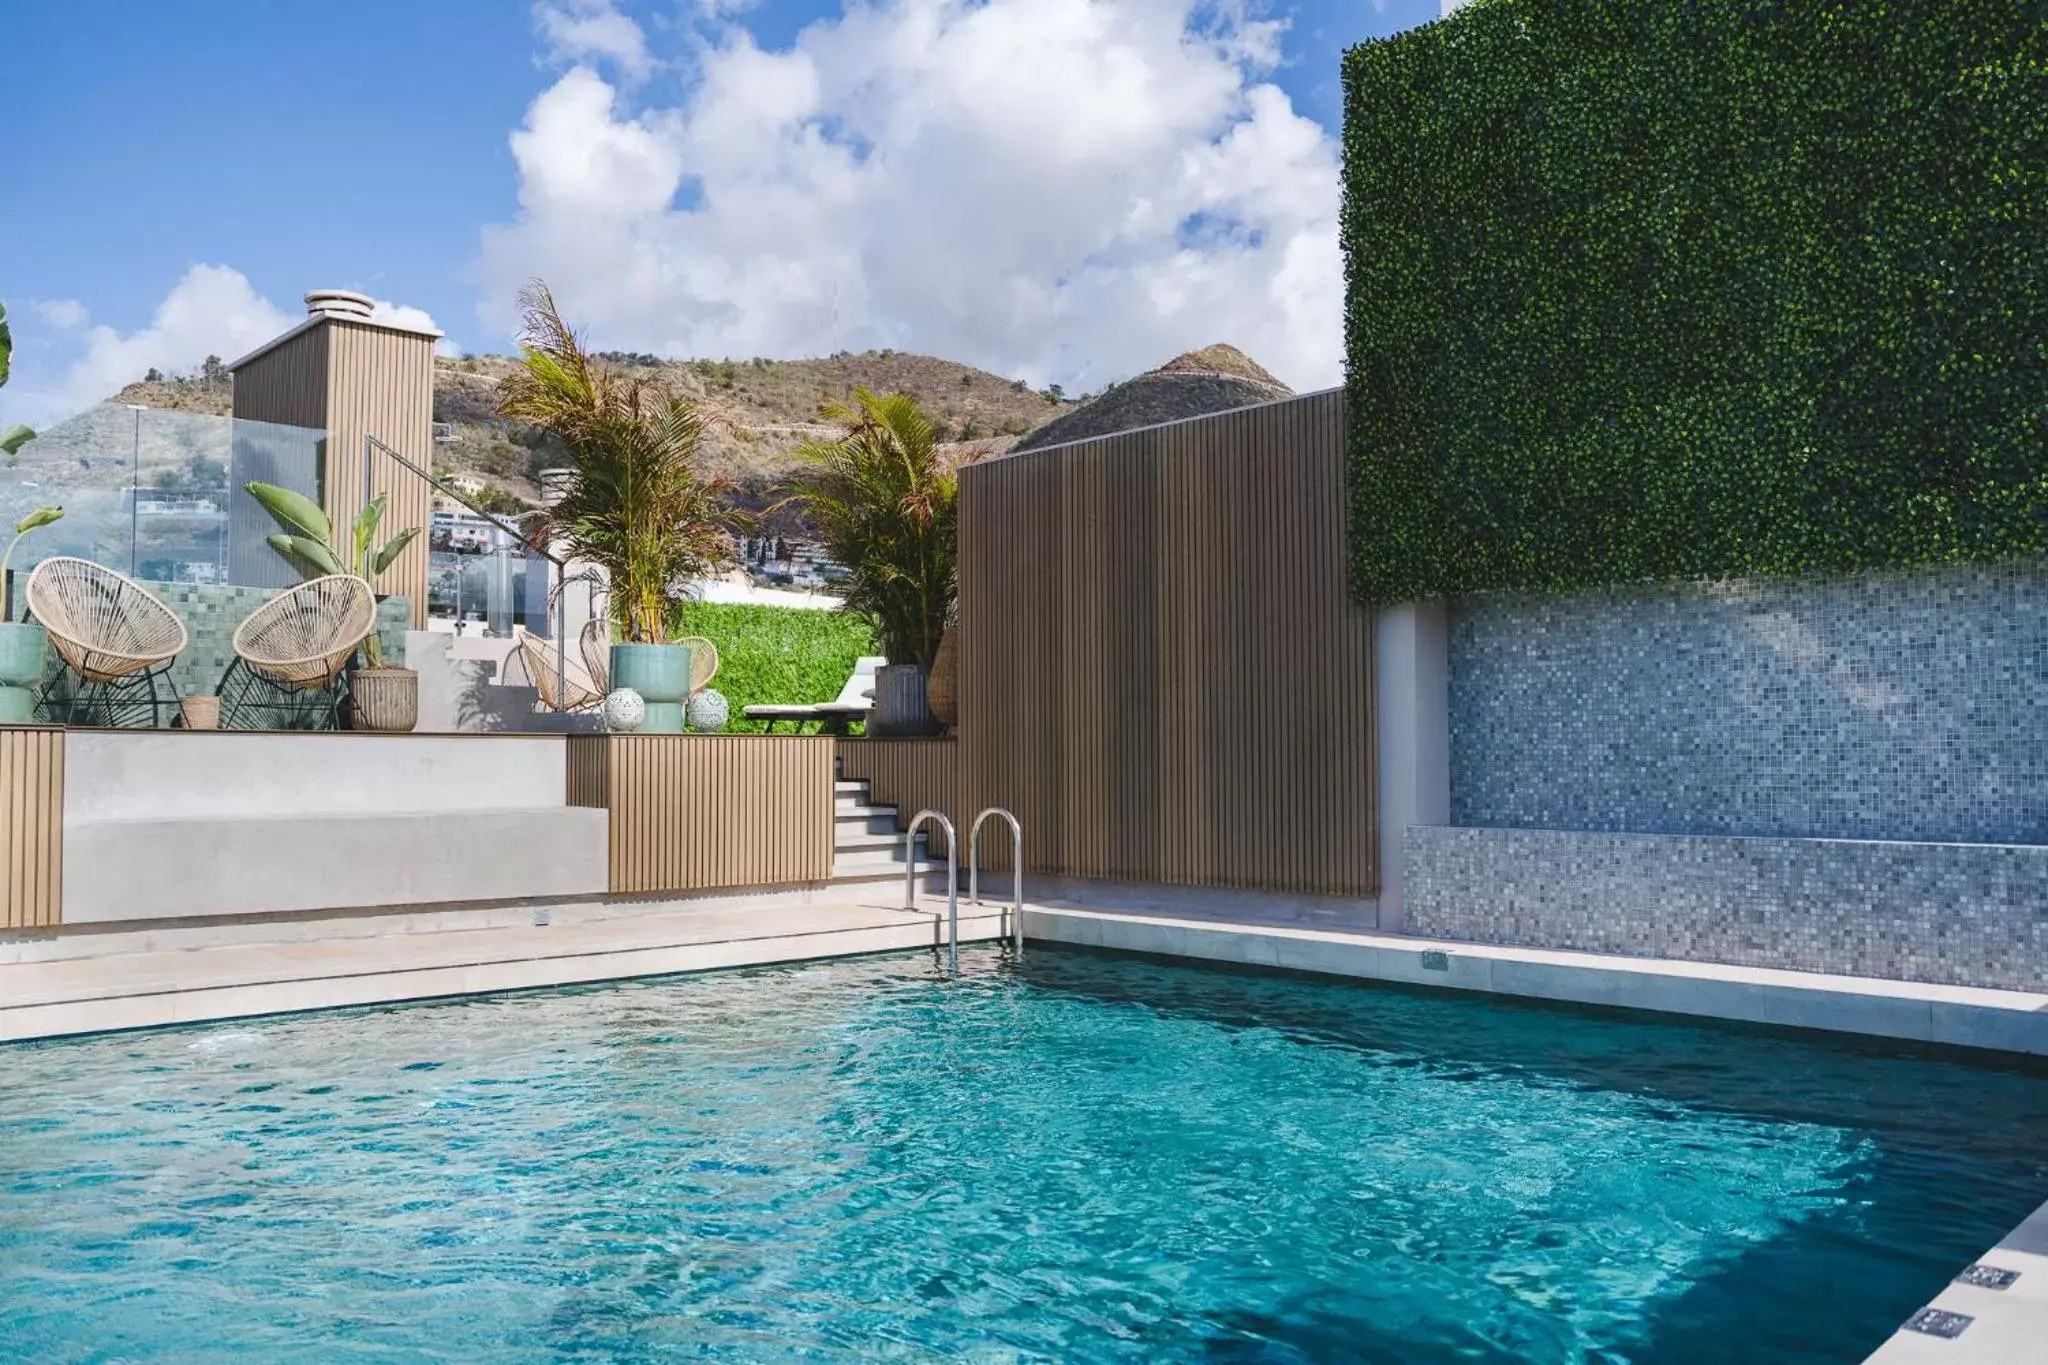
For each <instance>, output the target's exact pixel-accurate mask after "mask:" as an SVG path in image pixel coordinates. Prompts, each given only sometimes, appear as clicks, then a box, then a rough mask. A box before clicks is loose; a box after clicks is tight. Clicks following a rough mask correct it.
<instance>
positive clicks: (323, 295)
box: [306, 289, 377, 318]
mask: <svg viewBox="0 0 2048 1365" xmlns="http://www.w3.org/2000/svg"><path fill="white" fill-rule="evenodd" d="M376 306H377V301H376V300H375V299H373V298H371V297H370V296H369V295H368V294H357V293H353V292H351V291H350V290H347V289H315V290H314V291H313V292H312V293H310V294H308V295H306V312H307V313H309V314H311V315H312V316H314V317H316V318H317V317H340V318H367V317H369V316H370V310H371V309H372V308H374V307H376Z"/></svg>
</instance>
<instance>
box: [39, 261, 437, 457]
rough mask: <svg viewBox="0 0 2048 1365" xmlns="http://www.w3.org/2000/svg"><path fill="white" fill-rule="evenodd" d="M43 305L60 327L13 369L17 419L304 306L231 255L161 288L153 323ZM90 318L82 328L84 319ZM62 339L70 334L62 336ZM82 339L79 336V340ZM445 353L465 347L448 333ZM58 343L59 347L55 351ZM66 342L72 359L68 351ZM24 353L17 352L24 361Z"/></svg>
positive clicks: (409, 316)
mask: <svg viewBox="0 0 2048 1365" xmlns="http://www.w3.org/2000/svg"><path fill="white" fill-rule="evenodd" d="M36 315H37V316H38V317H39V318H40V319H41V320H42V321H43V322H44V323H45V324H47V325H48V326H49V327H51V328H53V329H56V330H57V331H58V332H59V333H62V334H68V342H67V336H66V335H60V336H57V337H50V336H42V337H35V338H32V340H33V341H34V342H35V344H36V346H37V350H38V352H39V353H40V355H39V357H38V359H37V362H36V363H37V368H38V369H39V370H40V371H41V373H40V374H38V375H28V376H23V375H22V374H21V373H20V372H19V371H17V374H16V379H17V381H20V380H22V379H24V378H26V379H27V381H28V382H27V383H26V384H23V385H22V386H21V387H20V388H19V389H17V388H16V387H15V386H14V385H10V386H9V387H8V388H7V389H5V390H0V394H4V395H6V400H7V402H8V404H9V407H8V408H7V410H6V413H7V415H8V420H10V421H15V420H19V421H29V422H31V423H34V424H47V423H50V422H54V421H57V420H59V419H61V418H63V417H66V416H69V415H70V414H72V413H75V412H78V411H81V410H83V409H85V408H88V407H91V406H92V405H93V404H95V403H100V402H104V401H105V400H107V399H109V398H112V397H113V396H114V395H115V394H116V393H119V392H120V391H121V389H122V388H123V387H124V386H126V385H128V384H132V383H134V382H135V381H136V380H138V379H140V378H142V377H143V375H145V374H147V373H148V372H149V371H150V370H152V369H155V370H161V371H163V372H164V373H166V374H188V373H191V372H193V371H195V370H197V369H198V368H199V367H200V365H201V364H203V363H204V362H205V360H206V358H207V357H208V356H218V357H220V358H221V359H222V360H224V361H232V360H236V359H238V358H240V357H241V356H243V355H245V354H246V353H248V352H250V351H253V350H255V349H256V348H257V347H258V346H260V345H262V344H263V343H264V342H266V341H268V340H270V339H271V338H272V337H274V336H276V335H278V334H279V333H280V332H283V331H286V330H288V329H289V328H291V327H294V326H297V325H298V323H299V322H300V321H301V320H302V318H303V316H304V315H303V314H293V313H287V312H286V311H284V310H283V309H281V308H279V307H277V306H276V305H275V304H273V303H272V302H271V301H270V300H269V299H267V298H265V297H263V296H262V295H261V294H259V293H257V292H256V289H255V286H254V285H252V284H250V282H249V279H248V277H247V276H245V275H243V274H242V272H240V271H239V270H235V269H232V268H231V267H228V266H225V265H195V266H193V267H192V268H191V269H190V270H187V271H186V272H185V274H184V276H183V277H182V278H181V279H179V280H178V282H177V283H176V284H174V285H173V286H172V287H171V290H170V292H169V293H167V294H166V295H164V298H163V301H162V302H161V303H159V304H158V305H157V306H156V311H155V313H154V314H153V315H152V316H151V318H150V322H149V325H148V326H147V327H142V328H138V329H137V330H135V331H133V332H128V333H122V332H120V331H118V330H116V329H115V328H112V327H108V326H105V325H101V326H97V327H85V324H86V322H87V321H88V320H89V314H88V312H87V310H86V307H85V305H84V304H82V303H79V302H78V301H77V300H74V299H61V300H52V301H49V302H45V303H39V304H38V305H37V306H36ZM372 315H373V316H375V317H378V318H381V319H384V320H386V321H391V322H395V323H398V324H399V325H401V326H407V327H421V328H425V329H427V330H431V331H439V330H441V329H440V328H439V327H437V326H435V324H434V319H433V318H432V316H430V315H429V314H428V313H427V312H426V310H424V309H421V308H414V307H410V306H408V305H405V304H397V303H387V302H383V301H379V302H378V303H377V304H376V306H375V308H374V310H373V314H372ZM81 328H83V330H82V331H81V330H80V329H81ZM60 343H63V344H61V345H60ZM79 343H82V349H81V348H80V345H79ZM436 349H437V350H438V351H440V352H442V353H443V354H458V355H459V354H460V353H461V352H460V350H459V349H458V348H457V347H456V346H455V344H454V343H453V342H452V341H449V340H447V339H446V338H443V339H442V341H441V342H440V343H439V344H438V345H437V346H436ZM51 352H57V354H56V355H54V356H52V355H49V353H51ZM64 352H68V353H69V354H70V356H71V357H72V358H71V359H70V360H69V362H68V365H67V363H66V361H65V360H64V359H63V358H62V356H63V353H64ZM22 358H23V357H22V356H21V355H20V354H19V353H17V357H16V359H17V361H19V360H21V359H22Z"/></svg>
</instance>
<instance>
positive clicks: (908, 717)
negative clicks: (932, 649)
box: [867, 664, 939, 739]
mask: <svg viewBox="0 0 2048 1365" xmlns="http://www.w3.org/2000/svg"><path fill="white" fill-rule="evenodd" d="M867 732H868V734H870V735H872V736H873V737H875V738H876V739H916V738H918V737H920V736H923V735H935V734H937V733H938V732H939V722H938V719H937V717H935V716H933V715H932V708H931V700H930V696H929V693H928V691H927V689H926V686H925V676H924V670H923V669H921V668H919V667H918V666H917V665H916V664H889V665H887V666H885V667H883V668H878V669H876V670H875V705H874V709H872V710H870V711H869V712H868V720H867Z"/></svg>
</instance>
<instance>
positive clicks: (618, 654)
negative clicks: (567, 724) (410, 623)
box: [498, 284, 732, 734]
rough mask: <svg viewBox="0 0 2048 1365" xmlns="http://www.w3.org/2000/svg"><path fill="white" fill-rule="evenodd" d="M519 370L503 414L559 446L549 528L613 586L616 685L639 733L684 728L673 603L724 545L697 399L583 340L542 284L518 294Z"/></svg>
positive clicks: (724, 552)
mask: <svg viewBox="0 0 2048 1365" xmlns="http://www.w3.org/2000/svg"><path fill="white" fill-rule="evenodd" d="M520 308H521V327H520V334H519V349H520V356H521V364H520V367H519V368H518V369H517V370H515V371H514V372H513V373H512V374H511V375H509V376H508V377H507V378H506V379H505V381H504V383H503V385H502V387H501V389H500V392H499V403H498V413H499V415H500V416H503V417H511V418H516V419H518V420H520V421H524V422H528V423H531V424H532V425H534V426H536V427H538V428H540V429H541V430H543V431H546V432H548V433H550V434H551V435H553V436H555V437H556V438H557V439H558V440H560V442H561V443H562V446H563V448H564V449H565V450H566V451H567V452H568V457H569V460H568V465H567V467H566V470H565V471H563V472H562V473H561V474H560V476H559V478H558V482H557V485H556V486H557V488H558V490H559V498H558V500H557V501H556V502H555V504H554V505H553V506H552V507H550V508H549V509H548V511H547V518H548V524H547V527H546V534H548V535H550V536H552V537H555V538H558V539H559V540H561V541H562V542H563V545H564V547H565V548H566V549H567V550H568V552H569V557H570V558H571V559H576V560H581V561H583V562H584V563H586V564H589V565H591V566H593V567H594V568H596V569H597V570H598V571H599V572H600V573H602V574H603V576H604V577H605V579H606V580H607V582H608V583H609V585H610V586H609V592H608V594H607V601H608V602H609V604H610V607H609V610H610V615H611V629H612V638H613V640H614V641H615V643H614V644H613V645H612V647H611V685H612V687H613V688H615V689H618V688H630V689H631V690H632V691H634V692H637V693H639V694H640V697H641V699H642V700H643V701H644V702H645V703H646V713H645V719H644V720H643V721H642V722H641V725H640V730H641V731H642V732H643V733H647V732H652V733H655V734H680V733H682V730H683V724H684V707H685V704H686V703H687V702H688V700H689V696H690V647H689V646H688V645H686V644H681V643H678V642H677V639H676V637H677V636H678V635H680V634H681V631H680V628H679V624H678V620H677V617H678V612H677V606H678V604H679V602H680V595H681V592H682V590H683V587H684V585H685V584H686V583H687V582H688V581H689V580H691V579H693V578H701V577H703V576H705V575H706V574H708V573H709V572H710V571H711V570H712V569H714V568H716V567H717V566H718V565H720V564H722V563H724V562H725V561H726V560H728V559H730V558H731V556H732V539H731V536H730V533H729V531H728V528H727V523H728V519H729V517H730V515H731V514H730V513H729V512H727V511H726V510H725V509H724V507H723V505H722V503H721V499H720V494H721V493H722V492H723V491H724V485H723V484H722V483H720V482H719V481H717V480H714V479H707V478H704V477H702V476H701V475H699V473H698V472H697V469H696V456H697V438H698V434H699V431H700V427H699V424H698V420H697V413H696V410H695V409H693V408H692V407H691V406H690V405H689V404H688V403H687V402H685V401H683V400H682V399H681V398H678V397H676V396H675V395H674V394H672V393H669V392H668V391H666V390H665V389H663V388H661V387H660V386H658V385H656V384H652V383H649V382H647V381H645V380H643V379H640V378H638V377H633V376H628V375H627V374H625V373H623V372H621V371H620V370H619V369H617V368H616V367H614V366H612V365H610V364H607V363H606V362H605V361H603V360H600V359H598V358H597V357H596V356H593V355H592V354H590V353H589V352H588V351H587V350H585V349H584V346H583V343H582V342H581V340H580V339H579V338H578V337H577V336H576V334H575V333H574V332H573V331H572V330H571V329H570V327H569V325H568V324H567V323H566V322H564V321H563V320H562V315H561V313H560V312H559V311H558V310H557V309H556V307H555V301H554V297H553V296H552V295H551V294H549V293H548V290H547V287H546V286H545V285H541V284H535V285H533V286H531V287H530V288H528V289H527V290H526V291H525V292H524V293H523V294H522V295H521V296H520Z"/></svg>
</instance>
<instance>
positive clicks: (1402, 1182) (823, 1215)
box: [0, 951, 2048, 1362]
mask: <svg viewBox="0 0 2048 1365" xmlns="http://www.w3.org/2000/svg"><path fill="white" fill-rule="evenodd" d="M965 959H966V960H965V965H966V967H967V969H968V970H967V972H966V974H965V975H964V976H963V977H962V978H961V979H960V980H958V981H954V982H950V983H949V982H947V981H945V980H943V979H942V978H941V977H940V976H938V975H937V974H936V973H935V970H934V968H933V965H932V963H931V961H930V960H929V959H928V958H925V957H922V956H900V957H889V958H877V959H864V960H859V961H852V962H842V963H836V964H833V965H830V966H826V967H819V966H808V967H803V968H773V969H761V970H754V971H745V972H732V973H720V974H713V975H704V976H695V977H687V978H677V979H671V980H665V981H654V982H638V983H629V984H625V985H620V986H615V987H607V988H602V989H589V990H574V991H561V992H544V993H533V994H525V995H516V996H506V997H496V998H488V999H480V1000H470V1001H462V1002H452V1003H445V1004H438V1005H431V1006H416V1007H406V1008H390V1009H375V1010H364V1011H357V1012H348V1013H334V1014H326V1015H318V1016H303V1017H294V1018H285V1019H277V1020H271V1021H263V1022H257V1023H249V1022H239V1023H235V1024H232V1025H220V1026H213V1027H207V1028H198V1029H185V1030H168V1031H159V1032H154V1033H145V1034H126V1035H113V1036H107V1037H101V1038H91V1039H76V1040H67V1041H61V1042H52V1043H44V1044H33V1045H25V1046H13V1047H9V1048H4V1049H0V1064H4V1065H5V1066H6V1067H7V1075H8V1084H7V1085H6V1086H5V1087H4V1088H0V1264H4V1265H5V1266H6V1267H7V1271H8V1273H7V1274H6V1275H4V1276H0V1324H5V1325H6V1326H5V1329H4V1330H5V1331H6V1333H7V1338H8V1339H7V1340H6V1341H5V1342H4V1343H0V1356H8V1357H10V1358H11V1357H13V1356H17V1355H18V1356H19V1357H20V1358H24V1359H35V1360H38V1361H66V1360H81V1361H83V1360H100V1359H109V1358H144V1357H147V1358H150V1359H160V1360H222V1359H246V1360H264V1361H300V1360H305V1361H312V1360H327V1359H332V1358H334V1357H335V1356H336V1355H337V1354H340V1353H342V1352H343V1351H344V1350H346V1351H347V1352H349V1353H351V1354H355V1355H359V1356H362V1357H363V1358H367V1359H382V1358H392V1359H397V1358H405V1359H447V1360H476V1359H490V1360H505V1361H552V1360H585V1359H588V1360H599V1359H602V1360H627V1361H631V1360H655V1359H666V1358H671V1357H673V1356H677V1355H698V1356H707V1357H712V1358H724V1359H733V1360H785V1359H789V1360H795V1359H823V1358H843V1357H846V1356H850V1355H851V1356H863V1357H868V1358H878V1359H892V1358H893V1359H930V1358H938V1357H960V1358H967V1359H984V1360H1026V1359H1028V1360H1103V1361H1113V1360H1134V1361H1136V1360H1144V1361H1171V1360H1218V1359H1224V1360H1247V1361H1249V1360H1259V1361H1321V1360H1369V1361H1389V1362H1394V1361H1398V1362H1435V1361H1479V1362H1506V1361H1517V1362H1531V1361H1560V1362H1563V1361H1602V1362H1609V1361H1612V1362H1618V1361H1656V1362H1687V1361H1714V1360H1740V1361H1744V1362H1756V1361H1771V1360H1783V1361H1800V1362H1807V1361H1829V1360H1842V1361H1854V1360H1857V1359H1860V1357H1861V1355H1862V1353H1863V1352H1865V1351H1867V1350H1869V1349H1870V1348H1871V1347H1872V1346H1874V1345H1875V1344H1876V1342H1877V1341H1878V1340H1880V1339H1882V1337H1883V1336H1884V1335H1885V1334H1886V1333H1888V1332H1889V1331H1890V1329H1891V1328H1892V1327H1893V1326H1894V1325H1896V1323H1897V1322H1898V1321H1899V1320H1900V1319H1901V1318H1903V1317H1904V1316H1905V1314H1906V1313H1908V1312H1910V1311H1911V1310H1912V1309H1913V1308H1914V1307H1916V1306H1917V1305H1918V1304H1919V1303H1920V1302H1922V1301H1924V1299H1925V1298H1926V1297H1928V1296H1929V1295H1931V1294H1932V1293H1933V1292H1934V1291H1935V1290H1936V1289H1937V1288H1938V1287H1939V1286H1940V1284H1941V1283H1942V1282H1943V1281H1944V1280H1945V1279H1946V1278H1947V1276H1948V1275H1949V1274H1951V1273H1953V1271H1954V1270H1955V1269H1956V1268H1957V1267H1959V1266H1960V1265H1962V1264H1963V1263H1965V1262H1967V1261H1968V1260H1969V1259H1970V1258H1971V1257H1972V1256H1973V1255H1974V1254H1975V1252H1976V1251H1978V1250H1980V1249H1981V1248H1982V1247H1983V1246H1986V1245H1988V1244H1989V1243H1990V1242H1991V1241H1993V1240H1995V1239H1996V1237H1997V1236H1998V1235H1999V1234H2000V1233H2002V1232H2003V1231H2004V1229H2005V1228H2006V1227H2008V1226H2010V1225H2011V1224H2012V1223H2013V1222H2016V1221H2017V1220H2018V1218H2019V1217H2021V1216H2023V1215H2024V1214H2025V1213H2026V1212H2028V1211H2029V1210H2030V1209H2031V1208H2032V1207H2033V1205H2034V1204H2035V1203H2037V1202H2039V1200H2040V1199H2041V1198H2043V1197H2048V1169H2044V1164H2043V1161H2042V1159H2041V1157H2040V1155H2039V1154H2038V1152H2037V1146H2038V1144H2037V1143H2036V1141H2035V1140H2034V1137H2035V1135H2036V1134H2038V1133H2039V1132H2041V1131H2044V1129H2043V1127H2042V1123H2043V1120H2044V1119H2048V1080H2044V1079H2043V1078H2042V1077H2041V1076H2039V1075H2037V1074H2034V1073H2032V1072H2029V1071H2026V1070H2019V1069H1998V1068H1990V1067H1981V1066H1969V1065H1964V1064H1961V1063H1959V1062H1957V1061H1954V1060H1951V1059H1948V1058H1942V1057H1927V1056H1909V1055H1899V1054H1897V1053H1895V1052H1893V1051H1890V1050H1887V1049H1884V1048H1877V1047H1870V1046H1861V1045H1852V1044H1846V1043H1842V1044H1837V1043H1831V1042H1826V1041H1818V1040H1814V1039H1811V1038H1801V1037H1788V1036H1777V1035H1771V1034H1765V1033H1759V1032H1745V1031H1737V1030H1724V1029H1715V1028H1709V1027H1698V1026H1690V1025H1679V1024H1668V1023H1661V1022H1644V1021H1641V1020H1635V1019H1621V1018H1612V1017H1596V1016H1591V1015H1582V1014H1573V1013H1568V1012H1562V1011H1551V1010H1542V1009H1535V1008H1528V1007H1523V1006H1517V1005H1512V1004H1504V1003H1500V1002H1492V1001H1487V1000H1484V999H1479V998H1466V997H1454V996H1445V995H1433V994H1425V993H1408V992H1401V991H1391V990H1381V989H1369V988H1362V987H1355V986H1349V985H1343V984H1335V983H1323V982H1314V981H1304V980H1296V979H1286V978H1272V977H1253V976H1247V975H1233V974H1226V973H1221V972H1213V971H1204V970H1197V969H1194V968H1189V967H1181V966H1172V965H1164V964H1159V963H1154V962H1147V961H1139V960H1132V959H1117V958H1111V957H1106V956H1097V955H1086V954H1075V953H1062V952H1043V953H1034V954H1032V955H1030V956H1029V957H1028V958H1027V960H1026V962H1025V964H1024V966H1023V968H1022V969H1021V970H1019V969H1016V968H1013V967H1010V966H1006V965H998V962H997V960H996V957H995V955H994V954H993V953H990V952H986V951H977V952H974V953H970V954H967V955H965Z"/></svg>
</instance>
